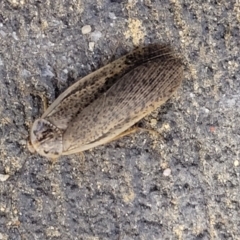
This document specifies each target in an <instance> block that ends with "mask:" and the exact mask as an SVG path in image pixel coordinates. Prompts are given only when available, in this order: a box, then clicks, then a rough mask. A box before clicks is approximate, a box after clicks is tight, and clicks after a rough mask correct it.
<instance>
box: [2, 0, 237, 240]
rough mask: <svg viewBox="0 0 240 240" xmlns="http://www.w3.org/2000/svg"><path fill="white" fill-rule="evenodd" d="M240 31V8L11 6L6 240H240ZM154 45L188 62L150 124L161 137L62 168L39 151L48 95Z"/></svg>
mask: <svg viewBox="0 0 240 240" xmlns="http://www.w3.org/2000/svg"><path fill="white" fill-rule="evenodd" d="M87 25H89V26H91V31H90V32H88V33H87V34H85V35H83V33H82V29H84V26H87ZM239 26H240V3H239V1H233V0H230V1H227V0H223V1H221V0H217V1H193V0H185V1H180V0H170V1H164V0H163V1H159V0H155V1H154V0H142V1H136V0H128V1H127V0H92V1H87V0H74V1H70V0H59V1H55V0H40V1H35V0H2V1H0V141H1V144H0V176H1V178H0V239H1V240H12V239H14V240H15V239H16V240H18V239H31V240H32V239H40V240H42V239H54V240H55V239H63V240H65V239H83V240H102V239H103V240H105V239H112V240H115V239H116V240H131V239H134V240H135V239H136V240H138V239H140V240H145V239H147V240H161V239H164V240H165V239H166V240H167V239H169V240H170V239H171V240H175V239H180V240H202V239H204V240H207V239H233V240H237V239H240V217H239V216H240V215H239V212H240V165H239V161H240V150H239V142H240V113H239V112H240V111H239V106H240V66H239V64H240V61H239V60H240V57H239V56H240V55H239V49H240V30H239ZM85 30H86V29H85ZM88 30H89V29H88ZM151 42H168V43H171V44H172V46H173V47H174V48H175V49H177V51H179V52H180V53H181V54H182V56H183V59H184V61H185V80H184V82H183V84H182V87H181V88H180V89H179V90H178V92H177V93H176V95H175V97H174V98H172V99H171V100H170V101H169V102H168V103H167V104H166V105H165V106H164V107H162V108H161V109H158V110H157V111H155V112H154V113H152V114H151V115H150V116H148V117H147V118H145V119H144V120H142V121H141V123H140V124H141V125H142V126H143V127H146V128H149V129H153V130H155V131H157V132H159V135H151V134H148V133H146V132H139V133H137V134H134V135H131V136H129V137H124V138H123V139H121V140H118V141H116V142H112V143H111V144H108V145H106V146H102V147H99V148H96V149H93V150H91V151H86V152H84V155H83V154H76V155H73V156H68V157H61V158H60V159H59V160H58V162H57V163H56V164H54V165H52V164H51V163H50V162H49V161H48V160H47V159H45V158H42V157H40V156H39V155H36V154H35V155H34V154H31V153H30V152H29V151H28V149H27V147H26V145H27V142H28V137H29V127H30V126H31V123H32V122H33V121H34V119H36V118H37V117H39V116H40V115H41V114H42V112H43V104H42V99H41V97H40V96H43V97H44V98H47V99H48V101H49V103H51V102H52V101H53V100H54V99H55V98H56V97H57V96H58V95H59V94H60V93H61V92H63V91H64V90H65V89H66V88H67V87H68V86H69V85H71V84H72V83H73V82H75V81H76V80H77V79H79V78H80V77H83V76H85V75H87V74H88V73H90V72H92V71H94V70H96V69H98V68H99V67H101V66H103V65H105V64H106V63H108V62H109V61H112V60H113V59H115V58H118V57H119V56H121V55H123V54H125V53H126V52H129V51H130V50H132V49H133V48H134V47H135V46H137V45H139V44H148V43H151Z"/></svg>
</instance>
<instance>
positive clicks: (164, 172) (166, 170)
mask: <svg viewBox="0 0 240 240" xmlns="http://www.w3.org/2000/svg"><path fill="white" fill-rule="evenodd" d="M170 175H171V169H170V168H166V169H165V170H164V171H163V176H165V177H168V176H170Z"/></svg>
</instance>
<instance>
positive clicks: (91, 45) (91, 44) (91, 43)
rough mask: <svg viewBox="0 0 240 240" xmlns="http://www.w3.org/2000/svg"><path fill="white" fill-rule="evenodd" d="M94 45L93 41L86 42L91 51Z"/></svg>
mask: <svg viewBox="0 0 240 240" xmlns="http://www.w3.org/2000/svg"><path fill="white" fill-rule="evenodd" d="M94 45H95V43H94V42H90V43H89V44H88V47H89V50H90V51H92V52H93V50H94Z"/></svg>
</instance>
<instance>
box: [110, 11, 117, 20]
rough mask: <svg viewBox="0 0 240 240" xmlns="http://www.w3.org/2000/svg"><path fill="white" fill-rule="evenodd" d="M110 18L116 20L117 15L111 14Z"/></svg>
mask: <svg viewBox="0 0 240 240" xmlns="http://www.w3.org/2000/svg"><path fill="white" fill-rule="evenodd" d="M108 16H109V17H110V18H111V19H116V18H117V17H116V15H115V14H114V13H113V12H109V14H108Z"/></svg>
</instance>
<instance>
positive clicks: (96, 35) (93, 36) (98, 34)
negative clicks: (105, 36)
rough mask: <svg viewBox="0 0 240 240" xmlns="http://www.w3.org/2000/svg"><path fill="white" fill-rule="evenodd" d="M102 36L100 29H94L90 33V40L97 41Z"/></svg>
mask: <svg viewBox="0 0 240 240" xmlns="http://www.w3.org/2000/svg"><path fill="white" fill-rule="evenodd" d="M101 37H102V33H101V32H100V31H94V32H92V33H91V40H92V41H93V42H97V41H98V40H99V39H100V38H101Z"/></svg>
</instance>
